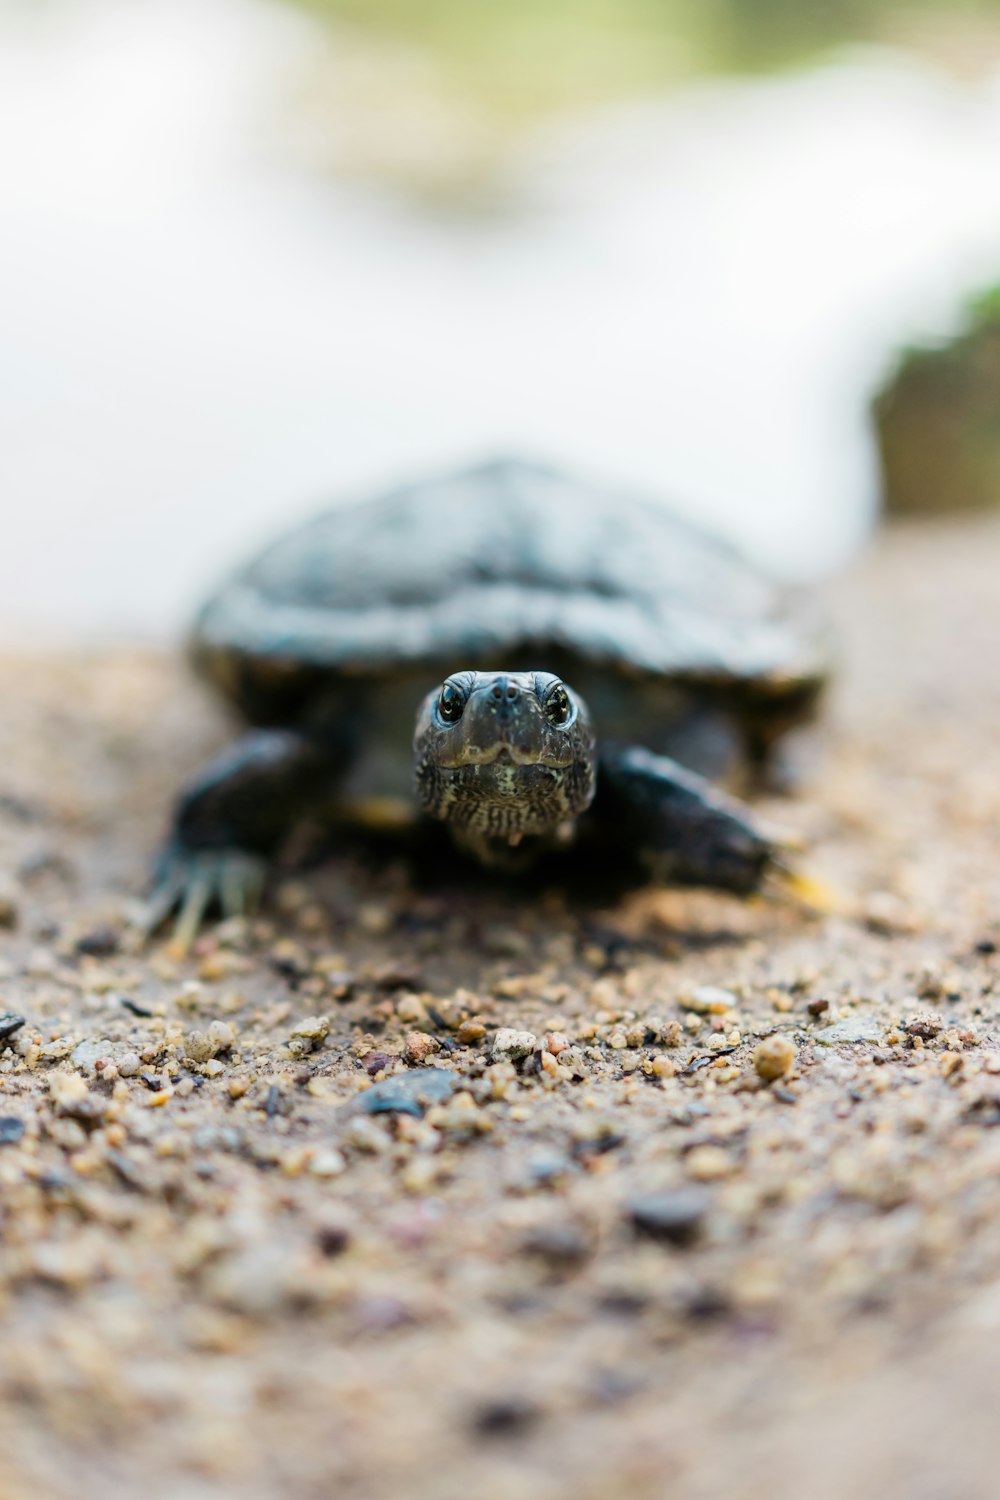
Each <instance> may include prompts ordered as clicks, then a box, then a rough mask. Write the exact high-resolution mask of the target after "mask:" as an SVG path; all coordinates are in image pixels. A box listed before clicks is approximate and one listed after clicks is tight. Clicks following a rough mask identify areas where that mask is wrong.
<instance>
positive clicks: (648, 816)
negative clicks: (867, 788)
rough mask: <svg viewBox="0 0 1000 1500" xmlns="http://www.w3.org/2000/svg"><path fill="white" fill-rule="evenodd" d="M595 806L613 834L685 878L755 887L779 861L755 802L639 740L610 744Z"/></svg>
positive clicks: (746, 889) (742, 890)
mask: <svg viewBox="0 0 1000 1500" xmlns="http://www.w3.org/2000/svg"><path fill="white" fill-rule="evenodd" d="M593 810H594V813H595V814H596V815H597V816H598V817H600V819H601V822H602V824H603V831H604V832H605V833H606V834H609V835H610V836H611V837H613V838H614V840H615V841H616V842H621V843H622V844H624V845H626V846H627V847H628V848H630V849H631V850H633V851H634V852H635V853H636V854H638V855H640V856H642V857H645V858H647V859H650V860H651V861H652V862H653V864H654V865H655V868H656V869H657V871H658V872H659V873H662V874H663V875H664V877H665V878H667V879H669V880H672V881H676V882H678V883H679V884H684V885H707V886H716V887H718V888H720V889H722V890H727V891H736V892H738V893H739V894H741V895H747V894H749V893H750V892H751V891H754V890H756V889H757V888H758V887H759V886H760V884H761V882H762V880H763V878H764V876H765V875H766V874H767V873H768V871H770V870H772V869H774V868H775V866H776V864H777V863H778V861H779V850H778V849H777V847H776V846H775V845H774V844H773V843H772V842H771V840H769V839H768V838H767V837H766V835H765V834H764V832H763V831H762V830H761V828H760V827H759V826H758V824H757V822H756V820H755V818H754V816H753V813H752V812H751V811H750V809H749V808H748V807H746V806H744V805H743V804H742V803H741V802H738V801H736V800H735V798H732V797H727V796H726V795H725V794H724V793H722V792H720V791H718V790H717V789H716V788H715V787H713V786H712V785H711V783H710V782H707V781H705V780H704V779H703V778H702V777H701V776H697V775H695V773H694V772H693V771H688V770H685V768H684V767H683V766H680V765H678V764H677V762H676V761H673V760H669V759H668V758H667V756H665V755H654V754H653V752H652V751H650V750H645V749H642V748H641V747H639V746H629V747H618V746H611V747H608V748H607V749H606V750H605V751H603V752H602V754H601V756H600V760H599V763H598V777H597V797H596V799H595V802H594V809H593Z"/></svg>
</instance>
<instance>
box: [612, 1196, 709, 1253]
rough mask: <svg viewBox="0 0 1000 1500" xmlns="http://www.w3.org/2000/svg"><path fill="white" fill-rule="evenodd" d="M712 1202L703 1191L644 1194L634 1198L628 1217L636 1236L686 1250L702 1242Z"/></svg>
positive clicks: (629, 1206) (629, 1207)
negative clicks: (700, 1240)
mask: <svg viewBox="0 0 1000 1500" xmlns="http://www.w3.org/2000/svg"><path fill="white" fill-rule="evenodd" d="M710 1207H711V1199H710V1198H709V1196H708V1194H707V1193H705V1192H703V1191H702V1190H701V1189H700V1188H677V1189H675V1190H673V1191H671V1192H663V1193H644V1194H643V1195H642V1197H640V1198H633V1199H632V1201H631V1202H630V1203H629V1205H628V1215H629V1218H630V1219H631V1221H632V1227H633V1228H634V1229H635V1231H636V1233H637V1234H640V1235H645V1237H646V1238H647V1239H651V1240H659V1241H660V1242H661V1243H663V1244H667V1245H676V1246H678V1247H679V1248H681V1249H686V1248H687V1247H688V1246H690V1245H694V1244H696V1243H697V1241H698V1240H699V1239H700V1238H701V1235H702V1232H703V1230H704V1228H705V1220H706V1219H707V1217H708V1211H709V1208H710Z"/></svg>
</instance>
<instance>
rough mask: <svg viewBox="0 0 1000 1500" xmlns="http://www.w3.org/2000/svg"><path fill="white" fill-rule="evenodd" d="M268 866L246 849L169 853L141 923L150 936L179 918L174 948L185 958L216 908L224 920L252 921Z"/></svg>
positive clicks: (173, 938)
mask: <svg viewBox="0 0 1000 1500" xmlns="http://www.w3.org/2000/svg"><path fill="white" fill-rule="evenodd" d="M266 879H267V863H266V861H264V860H263V859H260V858H259V857H258V856H257V855H255V854H247V853H246V852H245V851H244V850H242V849H203V850H191V849H181V848H178V847H177V846H176V845H175V846H172V847H171V848H169V849H168V850H167V851H166V852H165V854H164V855H163V857H162V859H161V860H160V863H159V866H158V868H157V872H156V879H155V883H154V887H153V893H152V895H151V897H150V899H149V901H148V902H147V905H146V909H145V911H144V912H143V914H142V917H141V919H140V923H139V925H140V927H141V930H142V932H143V934H144V936H146V937H152V935H153V933H155V932H157V931H158V930H159V928H160V927H162V926H163V923H164V922H165V921H166V920H167V918H168V917H169V916H170V915H171V913H172V912H176V913H177V921H176V923H175V925H174V931H173V936H172V938H171V940H170V947H171V949H172V950H173V951H174V952H175V953H176V954H178V955H179V956H181V957H183V956H184V955H185V954H187V953H189V952H190V950H191V946H192V944H193V943H194V941H195V939H196V938H197V936H198V933H199V932H200V931H201V928H202V924H203V922H204V919H205V917H206V915H207V913H208V912H209V911H211V910H212V909H213V908H216V909H218V911H220V912H221V914H222V916H223V918H226V919H228V918H230V917H246V916H252V915H253V913H254V912H255V911H256V910H257V907H258V906H259V904H260V898H261V895H262V893H263V890H264V884H265V881H266Z"/></svg>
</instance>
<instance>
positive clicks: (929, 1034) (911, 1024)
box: [903, 1010, 944, 1042]
mask: <svg viewBox="0 0 1000 1500" xmlns="http://www.w3.org/2000/svg"><path fill="white" fill-rule="evenodd" d="M943 1029H944V1022H943V1021H942V1019H941V1017H940V1016H938V1015H935V1013H934V1012H933V1011H926V1010H924V1011H916V1012H915V1013H914V1014H913V1015H912V1016H907V1018H906V1020H905V1021H904V1022H903V1030H904V1031H905V1032H906V1033H907V1035H908V1036H917V1037H919V1038H920V1040H921V1041H922V1042H930V1041H933V1039H934V1037H936V1036H938V1035H939V1034H940V1032H941V1031H943Z"/></svg>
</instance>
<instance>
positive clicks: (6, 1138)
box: [0, 1115, 24, 1146]
mask: <svg viewBox="0 0 1000 1500" xmlns="http://www.w3.org/2000/svg"><path fill="white" fill-rule="evenodd" d="M23 1135H24V1121H23V1120H19V1119H18V1118H17V1116H16V1115H4V1116H3V1117H2V1118H0V1146H16V1145H17V1143H18V1141H19V1140H20V1139H21V1137H22V1136H23Z"/></svg>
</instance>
